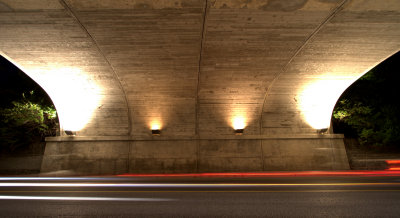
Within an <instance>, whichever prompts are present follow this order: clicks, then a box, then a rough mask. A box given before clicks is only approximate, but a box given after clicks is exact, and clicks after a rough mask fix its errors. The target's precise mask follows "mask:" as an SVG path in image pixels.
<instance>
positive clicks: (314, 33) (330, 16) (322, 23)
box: [260, 0, 349, 135]
mask: <svg viewBox="0 0 400 218" xmlns="http://www.w3.org/2000/svg"><path fill="white" fill-rule="evenodd" d="M347 2H349V0H343V1H342V2H341V3H340V4H339V5H338V6H337V7H336V8H335V9H334V10H333V11H332V13H330V14H329V16H328V17H326V18H325V19H324V20H323V21H322V22H321V23H320V24H319V25H318V26H317V28H315V30H314V31H313V32H312V33H311V34H310V35H309V36H308V37H307V39H306V40H305V41H304V43H303V44H302V45H301V46H300V47H299V48H298V49H297V50H296V52H295V53H294V54H293V55H292V57H291V58H290V59H289V61H288V62H287V63H286V64H285V66H283V68H282V70H281V71H279V72H278V73H276V74H275V75H274V79H273V80H272V82H271V84H270V85H269V86H268V88H267V91H265V95H264V100H263V104H262V107H261V114H260V135H261V134H262V129H263V125H262V124H263V113H264V106H265V101H266V99H267V96H268V94H269V92H270V91H271V88H272V86H273V85H274V83H275V82H276V81H277V80H278V78H279V77H280V76H281V75H282V74H283V73H284V72H286V70H287V68H288V66H289V65H290V63H291V62H292V61H293V59H294V58H295V57H296V56H297V55H298V54H299V53H300V51H301V50H303V48H304V47H305V46H306V45H307V44H308V42H310V41H311V39H312V38H314V36H315V35H316V34H317V33H318V32H319V31H320V30H321V29H322V27H323V26H325V24H327V23H328V22H329V21H330V20H331V19H332V18H333V17H335V15H336V14H337V13H339V12H340V11H341V10H342V9H343V8H344V5H345V4H346V3H347Z"/></svg>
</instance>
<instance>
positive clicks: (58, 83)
mask: <svg viewBox="0 0 400 218" xmlns="http://www.w3.org/2000/svg"><path fill="white" fill-rule="evenodd" d="M399 48H400V2H399V1H398V0H385V1H380V0H343V1H340V0H333V1H331V0H330V1H328V0H253V1H241V0H217V1H214V0H213V1H205V0H176V1H163V0H153V1H150V0H131V1H124V0H90V1H80V0H26V1H20V0H18V1H17V0H0V52H1V55H3V56H5V57H6V58H8V59H9V60H11V61H12V62H14V63H15V64H16V65H17V66H19V67H20V68H21V69H23V70H24V71H25V72H26V73H27V74H28V75H29V76H31V77H32V78H33V79H34V80H35V81H37V82H38V83H39V84H40V85H41V86H42V87H43V88H44V89H45V90H46V91H47V92H48V94H49V96H50V97H51V98H52V99H53V101H54V103H55V105H56V107H57V111H58V113H59V116H60V123H61V128H62V130H72V131H76V136H66V135H65V133H64V132H63V131H62V134H63V135H62V136H60V137H57V138H52V139H48V140H49V142H48V148H47V150H46V158H47V159H45V160H44V165H43V166H44V168H43V169H44V171H51V170H56V169H74V170H77V171H82V169H79V167H77V166H79V163H91V164H94V165H96V166H100V165H99V164H100V163H101V162H102V161H103V162H104V161H105V162H104V163H111V162H112V163H114V166H115V170H111V168H110V171H107V173H120V172H142V171H149V172H150V171H151V172H164V171H178V172H183V171H184V172H190V171H225V170H229V171H235V170H239V171H240V170H254V171H258V170H285V169H295V168H293V167H291V166H295V165H297V166H301V167H300V168H301V169H344V168H346V160H345V158H343V157H342V156H343V155H344V154H343V152H335V151H336V150H338V151H343V148H342V147H343V143H342V144H341V145H340V146H339V145H338V144H337V141H338V140H339V141H340V139H338V138H337V137H338V136H334V135H330V134H326V135H325V136H324V137H326V138H321V136H320V135H319V134H318V133H317V130H318V129H324V128H327V127H329V121H330V117H331V113H332V109H333V107H334V104H335V103H336V101H337V99H338V97H339V96H340V94H341V93H342V92H343V91H344V90H345V89H346V88H347V87H348V86H349V85H350V84H351V83H352V82H353V81H355V80H356V79H357V78H359V77H360V76H361V75H363V73H365V72H366V71H368V70H369V69H371V68H372V67H374V66H375V65H377V64H378V63H380V62H381V61H382V60H384V59H385V58H387V57H388V56H390V55H391V54H393V53H395V52H397V51H398V50H399ZM234 126H239V127H237V128H244V133H243V135H240V136H235V135H234V130H233V129H234ZM152 128H153V129H157V128H160V129H161V136H152V134H151V129H152ZM246 137H250V138H246ZM305 138H306V139H310V138H312V139H313V140H312V143H311V142H309V141H307V140H306V141H304V139H305ZM274 140H275V141H274ZM276 140H278V141H276ZM182 141H184V142H182ZM78 142H79V143H78ZM114 143H117V144H118V143H119V144H121V148H118V149H117V148H115V149H116V150H112V149H111V148H112V147H110V149H111V150H110V152H106V153H104V152H103V150H102V148H103V147H104V149H105V150H107V148H106V147H107V146H113V144H114ZM332 143H333V144H332ZM122 144H123V145H122ZM296 144H298V145H297V147H296ZM304 144H306V146H305V145H304ZM333 145H335V146H333ZM93 146H94V147H95V148H96V149H97V150H96V149H94V150H90V149H89V150H87V149H88V148H89V147H93ZM96 146H97V147H96ZM99 146H100V147H99ZM304 146H305V147H306V148H307V149H308V150H307V149H305V148H304ZM86 147H88V148H86ZM298 147H303V148H304V149H305V150H304V149H301V150H299V149H297V148H298ZM66 148H68V149H66ZM165 149H166V150H165ZM293 149H294V150H293ZM164 150H165V152H164ZM302 150H303V151H304V152H301V151H302ZM211 151H213V152H211ZM291 151H297V152H291ZM323 151H324V152H323ZM325 151H326V152H325ZM163 152H164V153H163ZM185 152H186V153H185ZM78 154H79V155H78ZM127 155H128V156H127ZM174 155H176V156H174ZM344 157H345V155H344ZM121 161H122V162H123V163H125V166H126V167H125V168H122V167H121V166H122V165H124V164H121V163H122V162H121ZM124 161H125V162H124ZM296 161H298V164H296V163H297V162H296ZM55 163H58V165H55ZM72 163H73V164H72ZM310 163H312V164H310ZM323 163H324V164H323ZM89 165H90V164H89ZM103 165H108V164H103ZM152 165H153V166H154V168H151V166H152ZM46 166H59V167H56V168H46ZM117 166H119V167H117ZM148 166H150V168H149V167H148ZM156 166H158V167H156ZM185 166H187V167H185ZM146 167H147V168H146ZM347 167H348V165H347ZM86 168H87V169H86V171H87V172H98V171H96V170H94V168H96V167H92V168H91V167H89V166H88V167H86ZM91 169H92V170H91ZM113 169H114V168H113ZM144 169H146V170H144ZM296 169H297V168H296ZM86 171H85V172H86ZM104 173H105V172H104Z"/></svg>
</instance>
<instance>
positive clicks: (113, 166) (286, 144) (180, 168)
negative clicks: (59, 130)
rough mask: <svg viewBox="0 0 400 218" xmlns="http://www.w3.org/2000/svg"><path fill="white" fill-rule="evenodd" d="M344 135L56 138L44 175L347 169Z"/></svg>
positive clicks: (49, 149) (49, 141)
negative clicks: (64, 172)
mask: <svg viewBox="0 0 400 218" xmlns="http://www.w3.org/2000/svg"><path fill="white" fill-rule="evenodd" d="M348 169H349V164H348V160H347V155H346V150H345V148H344V143H343V136H342V135H329V134H327V135H285V136H282V135H275V136H235V137H221V138H211V139H210V138H194V139H193V138H190V137H189V138H179V139H176V138H168V137H157V140H150V139H138V138H134V137H124V136H115V137H105V136H104V137H79V136H77V137H52V138H47V142H46V150H45V155H44V157H43V162H42V168H41V172H42V173H51V172H59V171H65V170H67V171H69V172H74V174H75V175H105V174H106V175H112V174H124V173H201V172H257V171H288V170H289V171H290V170H292V171H293V170H348Z"/></svg>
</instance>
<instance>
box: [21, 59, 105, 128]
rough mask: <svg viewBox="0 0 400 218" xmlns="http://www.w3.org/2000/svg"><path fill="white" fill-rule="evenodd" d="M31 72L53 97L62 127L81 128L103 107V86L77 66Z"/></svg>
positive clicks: (33, 70)
mask: <svg viewBox="0 0 400 218" xmlns="http://www.w3.org/2000/svg"><path fill="white" fill-rule="evenodd" d="M28 71H29V72H31V73H32V75H33V78H34V79H35V80H36V81H37V82H38V83H39V84H40V85H41V86H42V87H43V88H44V89H45V90H46V92H47V93H48V94H49V96H50V97H51V99H52V100H53V103H54V105H55V106H56V109H57V113H58V116H59V119H60V125H61V129H63V130H71V131H79V130H82V129H83V128H84V127H85V126H86V125H87V124H88V123H89V122H90V120H91V119H92V117H93V113H94V112H95V110H96V109H97V108H98V107H99V106H101V101H102V94H101V92H102V90H101V88H100V87H99V86H98V85H97V84H96V83H95V81H93V80H91V79H90V78H89V77H88V76H87V75H86V74H85V73H83V72H81V71H80V70H79V69H77V68H57V67H51V68H49V69H48V68H46V69H31V70H28Z"/></svg>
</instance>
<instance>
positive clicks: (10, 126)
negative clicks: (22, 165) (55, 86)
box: [0, 56, 58, 154]
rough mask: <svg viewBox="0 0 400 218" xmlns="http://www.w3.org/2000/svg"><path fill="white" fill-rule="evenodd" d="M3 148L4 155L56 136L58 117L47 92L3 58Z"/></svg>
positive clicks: (0, 115)
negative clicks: (47, 137)
mask: <svg viewBox="0 0 400 218" xmlns="http://www.w3.org/2000/svg"><path fill="white" fill-rule="evenodd" d="M0 73H1V76H2V79H1V83H0V84H1V89H0V96H1V102H0V122H1V123H0V124H1V125H0V149H1V151H2V153H3V154H4V153H8V152H13V151H15V150H16V149H24V148H28V147H29V146H31V145H32V144H40V143H38V142H40V141H43V140H44V137H46V136H52V135H55V132H56V129H57V126H58V125H57V114H56V110H55V108H54V105H53V103H52V101H51V100H50V98H49V97H48V95H47V94H46V93H45V91H44V90H43V89H42V88H41V87H40V86H39V85H38V84H36V82H34V81H33V80H32V79H31V78H29V77H28V76H27V75H26V74H25V73H23V72H22V71H20V70H19V69H18V68H17V67H15V66H14V65H13V64H11V63H10V62H8V61H7V60H6V59H4V58H3V57H1V56H0Z"/></svg>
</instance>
